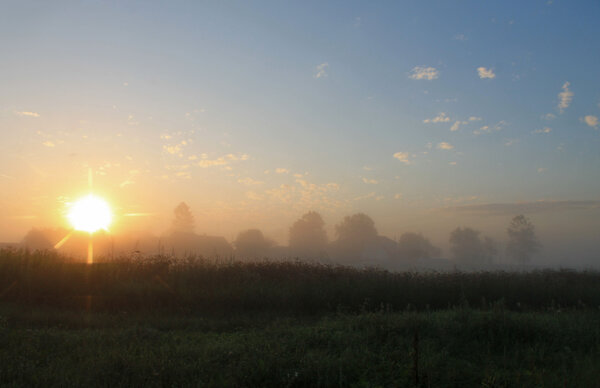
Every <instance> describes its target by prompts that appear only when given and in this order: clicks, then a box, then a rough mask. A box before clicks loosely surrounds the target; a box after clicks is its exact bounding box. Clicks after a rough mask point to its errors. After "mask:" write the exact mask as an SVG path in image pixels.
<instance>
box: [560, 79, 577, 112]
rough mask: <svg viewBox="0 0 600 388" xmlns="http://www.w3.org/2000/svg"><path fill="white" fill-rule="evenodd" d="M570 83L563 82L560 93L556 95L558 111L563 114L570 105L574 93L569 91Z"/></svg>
mask: <svg viewBox="0 0 600 388" xmlns="http://www.w3.org/2000/svg"><path fill="white" fill-rule="evenodd" d="M569 86H571V83H570V82H565V83H564V84H563V86H562V92H560V93H558V111H559V112H560V113H563V112H564V111H565V109H567V108H568V107H569V105H571V101H573V96H574V93H573V92H572V91H571V90H570V89H569Z"/></svg>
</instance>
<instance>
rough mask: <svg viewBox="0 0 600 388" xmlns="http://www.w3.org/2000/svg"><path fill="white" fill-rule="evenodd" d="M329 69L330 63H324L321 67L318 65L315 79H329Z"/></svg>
mask: <svg viewBox="0 0 600 388" xmlns="http://www.w3.org/2000/svg"><path fill="white" fill-rule="evenodd" d="M328 67H329V63H327V62H323V63H321V64H320V65H317V67H316V68H315V75H314V77H315V78H325V77H327V75H328V74H327V68H328Z"/></svg>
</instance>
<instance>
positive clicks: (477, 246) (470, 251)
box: [450, 228, 485, 264]
mask: <svg viewBox="0 0 600 388" xmlns="http://www.w3.org/2000/svg"><path fill="white" fill-rule="evenodd" d="M479 233H480V232H479V231H478V230H475V229H471V228H456V229H454V230H453V231H452V232H451V233H450V252H451V254H452V258H453V259H454V260H455V261H457V262H459V263H463V264H480V263H483V262H484V261H485V250H484V247H483V243H482V242H481V239H480V238H479Z"/></svg>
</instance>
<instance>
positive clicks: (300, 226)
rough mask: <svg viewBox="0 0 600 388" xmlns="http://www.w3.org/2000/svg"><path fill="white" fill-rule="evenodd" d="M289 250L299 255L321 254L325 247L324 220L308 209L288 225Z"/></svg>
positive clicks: (313, 255) (312, 255) (311, 255)
mask: <svg viewBox="0 0 600 388" xmlns="http://www.w3.org/2000/svg"><path fill="white" fill-rule="evenodd" d="M289 247H290V251H291V252H292V253H293V254H295V255H299V256H304V257H315V256H319V255H322V254H323V253H324V252H325V249H326V247H327V232H326V231H325V222H324V221H323V218H322V217H321V215H320V214H319V213H317V212H314V211H310V212H308V213H306V214H304V215H303V216H302V218H300V219H299V220H297V221H296V222H294V224H293V225H292V226H291V227H290V240H289Z"/></svg>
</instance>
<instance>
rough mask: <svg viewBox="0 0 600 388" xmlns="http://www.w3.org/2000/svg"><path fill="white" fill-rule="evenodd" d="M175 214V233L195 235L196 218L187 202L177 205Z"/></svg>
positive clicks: (173, 227) (173, 228)
mask: <svg viewBox="0 0 600 388" xmlns="http://www.w3.org/2000/svg"><path fill="white" fill-rule="evenodd" d="M173 213H174V215H175V218H174V219H173V225H172V227H171V228H172V231H173V232H178V233H194V216H193V215H192V212H191V211H190V207H189V206H188V205H187V204H186V203H185V202H181V203H180V204H179V205H177V207H176V208H175V209H174V210H173Z"/></svg>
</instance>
